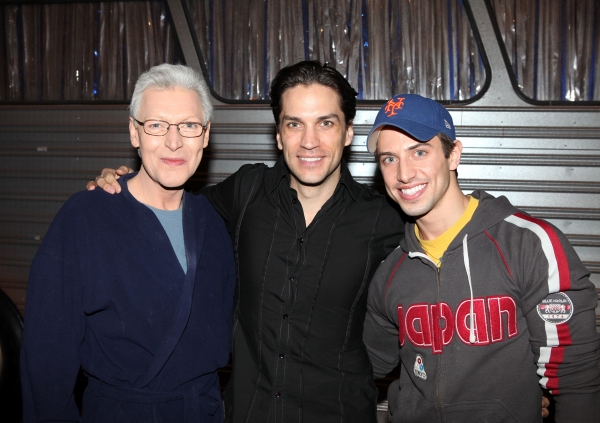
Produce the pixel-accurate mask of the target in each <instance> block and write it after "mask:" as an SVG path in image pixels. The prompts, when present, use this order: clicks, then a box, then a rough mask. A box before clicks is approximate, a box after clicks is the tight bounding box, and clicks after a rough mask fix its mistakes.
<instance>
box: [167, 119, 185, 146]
mask: <svg viewBox="0 0 600 423" xmlns="http://www.w3.org/2000/svg"><path fill="white" fill-rule="evenodd" d="M165 146H166V147H167V148H168V149H169V150H171V151H177V150H179V149H180V148H181V147H182V146H183V139H182V137H181V135H180V134H179V131H178V130H177V125H174V124H171V126H169V131H168V132H167V135H165Z"/></svg>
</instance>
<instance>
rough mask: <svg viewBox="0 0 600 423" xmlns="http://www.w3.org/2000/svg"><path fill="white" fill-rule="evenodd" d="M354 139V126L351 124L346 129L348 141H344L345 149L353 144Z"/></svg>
mask: <svg viewBox="0 0 600 423" xmlns="http://www.w3.org/2000/svg"><path fill="white" fill-rule="evenodd" d="M352 138H354V125H353V122H350V123H349V124H348V126H347V127H346V139H345V140H344V147H348V146H349V145H350V144H352Z"/></svg>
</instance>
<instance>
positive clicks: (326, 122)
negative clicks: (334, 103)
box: [321, 120, 333, 128]
mask: <svg viewBox="0 0 600 423" xmlns="http://www.w3.org/2000/svg"><path fill="white" fill-rule="evenodd" d="M321 126H325V127H327V128H328V127H330V126H333V122H332V121H330V120H324V121H323V122H321Z"/></svg>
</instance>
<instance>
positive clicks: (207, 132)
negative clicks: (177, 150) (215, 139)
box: [202, 122, 210, 148]
mask: <svg viewBox="0 0 600 423" xmlns="http://www.w3.org/2000/svg"><path fill="white" fill-rule="evenodd" d="M208 138H210V122H208V123H207V124H206V130H205V131H204V146H203V147H202V148H206V147H208Z"/></svg>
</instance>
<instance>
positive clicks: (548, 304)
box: [537, 292, 573, 325]
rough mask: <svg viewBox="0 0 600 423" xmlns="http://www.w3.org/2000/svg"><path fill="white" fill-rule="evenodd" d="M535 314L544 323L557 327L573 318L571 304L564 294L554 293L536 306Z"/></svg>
mask: <svg viewBox="0 0 600 423" xmlns="http://www.w3.org/2000/svg"><path fill="white" fill-rule="evenodd" d="M537 312H538V314H539V316H540V317H541V318H542V320H544V321H545V322H547V323H550V324H553V325H558V324H560V323H565V322H566V321H568V320H569V319H570V318H571V316H573V302H572V301H571V299H570V298H569V297H568V296H567V294H565V293H564V292H556V293H554V294H550V295H548V296H547V297H546V298H544V299H543V300H542V302H541V303H539V304H538V306H537Z"/></svg>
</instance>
